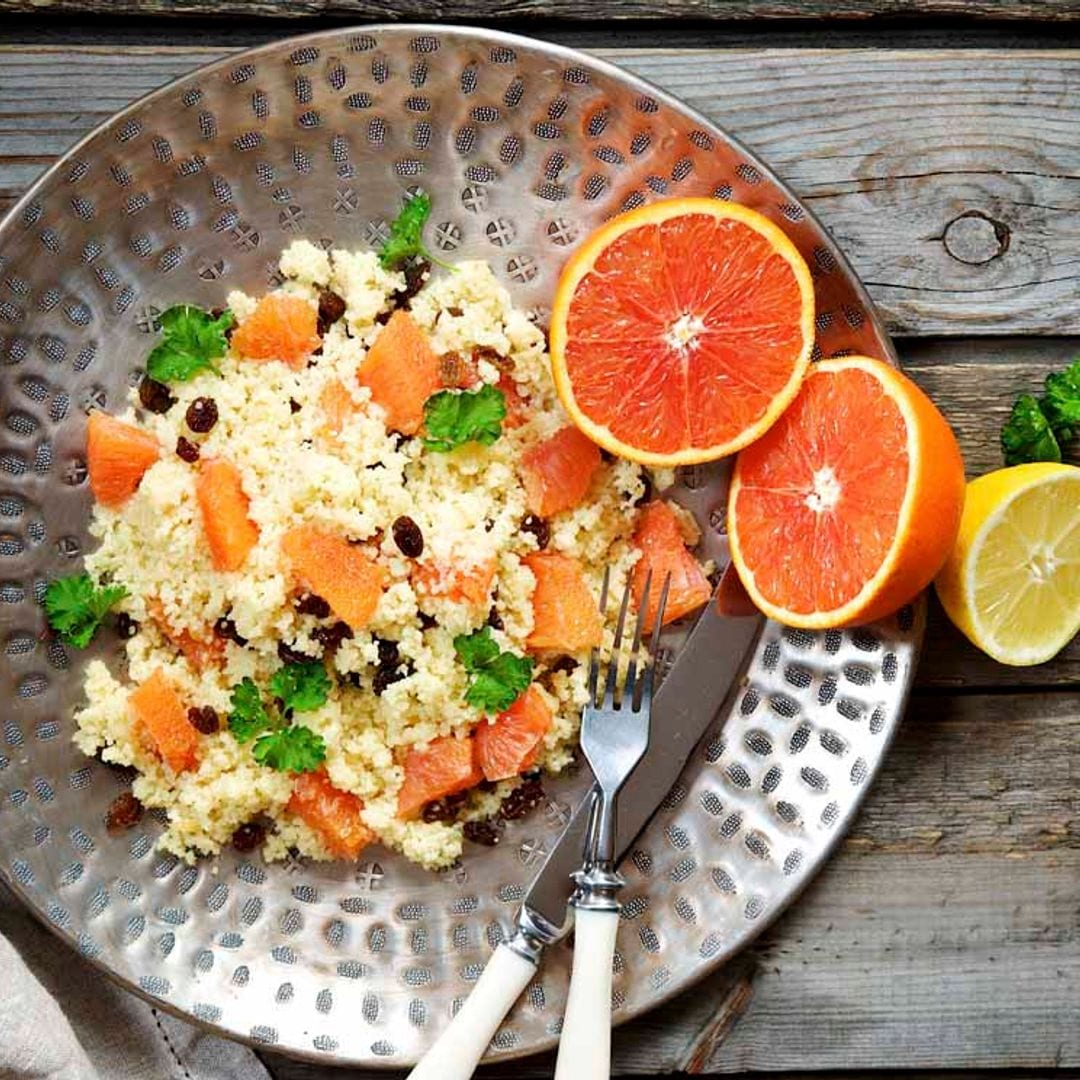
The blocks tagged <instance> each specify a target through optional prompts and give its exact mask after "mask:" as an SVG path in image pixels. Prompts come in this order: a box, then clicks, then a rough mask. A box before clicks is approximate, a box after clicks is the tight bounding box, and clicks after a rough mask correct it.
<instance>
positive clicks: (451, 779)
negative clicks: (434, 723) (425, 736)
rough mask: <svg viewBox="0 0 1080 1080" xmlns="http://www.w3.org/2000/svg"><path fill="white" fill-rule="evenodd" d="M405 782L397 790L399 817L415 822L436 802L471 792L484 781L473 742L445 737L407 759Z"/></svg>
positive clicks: (410, 754)
mask: <svg viewBox="0 0 1080 1080" xmlns="http://www.w3.org/2000/svg"><path fill="white" fill-rule="evenodd" d="M404 769H405V779H404V780H403V781H402V784H401V788H400V789H399V790H398V817H400V818H403V819H405V820H406V821H407V820H409V819H410V818H414V817H416V816H417V814H419V813H420V811H421V810H422V809H423V808H424V806H425V805H426V804H427V803H429V802H431V801H432V800H433V799H443V798H445V797H446V796H447V795H456V794H457V793H458V792H459V791H468V789H469V788H471V787H475V786H476V785H477V784H479V783H480V781H481V780H483V779H484V773H483V770H482V769H481V768H480V765H479V764H478V763H477V762H476V760H475V755H474V751H473V739H472V737H471V736H470V737H469V738H467V739H457V738H455V737H454V736H453V735H445V736H443V737H442V738H439V739H434V740H432V742H430V743H428V745H427V746H425V747H413V749H411V750H410V751H409V752H408V754H406V756H405V762H404Z"/></svg>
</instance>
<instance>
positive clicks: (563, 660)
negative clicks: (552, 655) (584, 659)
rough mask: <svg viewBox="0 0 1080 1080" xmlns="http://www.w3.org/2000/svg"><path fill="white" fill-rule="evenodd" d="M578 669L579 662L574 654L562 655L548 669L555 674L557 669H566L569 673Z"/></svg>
mask: <svg viewBox="0 0 1080 1080" xmlns="http://www.w3.org/2000/svg"><path fill="white" fill-rule="evenodd" d="M577 669H578V662H577V661H576V660H575V659H574V658H573V657H572V656H560V657H559V658H558V660H556V661H555V663H554V664H552V665H551V667H550V668H549V669H548V670H549V671H551V672H552V673H553V674H554V673H555V672H556V671H565V672H566V674H567V675H569V674H571V673H572V672H574V671H577Z"/></svg>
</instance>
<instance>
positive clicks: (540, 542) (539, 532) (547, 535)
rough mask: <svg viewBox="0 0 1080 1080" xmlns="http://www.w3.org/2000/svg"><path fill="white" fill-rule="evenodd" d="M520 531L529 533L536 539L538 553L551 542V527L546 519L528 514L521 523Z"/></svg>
mask: <svg viewBox="0 0 1080 1080" xmlns="http://www.w3.org/2000/svg"><path fill="white" fill-rule="evenodd" d="M521 531H522V532H523V533H530V534H531V535H532V536H534V537H535V538H536V546H537V548H539V550H540V551H543V550H544V548H546V547H547V546H548V544H549V543H550V542H551V526H550V525H549V524H548V523H547V519H546V518H542V517H537V516H536V515H535V514H529V515H528V516H527V517H526V518H525V520H524V521H522V523H521Z"/></svg>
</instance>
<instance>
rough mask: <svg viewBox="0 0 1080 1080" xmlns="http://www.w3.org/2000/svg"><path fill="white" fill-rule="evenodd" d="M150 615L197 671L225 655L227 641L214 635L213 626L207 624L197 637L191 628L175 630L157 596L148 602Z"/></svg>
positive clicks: (212, 664) (211, 664)
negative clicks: (201, 633)
mask: <svg viewBox="0 0 1080 1080" xmlns="http://www.w3.org/2000/svg"><path fill="white" fill-rule="evenodd" d="M146 607H147V610H148V611H149V612H150V617H151V618H152V619H153V620H154V622H155V623H157V626H158V629H159V630H160V631H161V632H162V634H163V635H164V636H165V637H166V638H167V639H168V640H169V641H170V642H172V644H173V645H175V646H176V647H177V648H178V649H179V650H180V651H181V652H182V653H183V654H184V656H185V658H186V659H187V660H188V662H189V663H190V664H191V666H192V667H193V668H195V670H196V671H205V670H206V668H208V667H211V666H216V665H217V664H220V663H221V660H222V658H223V657H224V655H225V642H224V641H223V640H222V639H221V638H219V637H214V631H213V628H212V627H210V626H207V627H206V628H205V629H204V631H203V635H202V636H201V637H195V636H194V634H192V633H191V632H190V631H189V630H175V629H173V627H172V625H171V624H170V622H169V620H168V619H167V618H166V617H165V608H164V606H163V605H162V603H161V601H160V600H158V599H157V597H153V598H151V599H150V600H148V601H147V602H146Z"/></svg>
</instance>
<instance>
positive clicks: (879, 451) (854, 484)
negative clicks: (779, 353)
mask: <svg viewBox="0 0 1080 1080" xmlns="http://www.w3.org/2000/svg"><path fill="white" fill-rule="evenodd" d="M963 505H964V462H963V459H962V458H961V456H960V450H959V447H958V446H957V444H956V438H955V436H954V435H953V433H952V430H951V429H950V427H949V425H948V423H947V422H946V420H945V418H944V417H943V416H942V415H941V413H940V412H938V410H937V409H936V408H935V407H934V405H933V403H932V402H931V401H930V399H929V398H928V397H927V396H926V395H925V394H924V393H923V392H922V391H921V390H920V389H919V388H918V387H917V386H916V385H915V384H914V383H913V382H912V381H911V380H910V379H908V378H906V377H905V376H904V375H901V374H900V372H898V371H896V370H895V369H894V368H891V367H890V366H889V365H888V364H885V363H882V361H880V360H870V359H868V358H866V357H846V358H844V359H840V360H825V361H822V362H821V363H819V364H817V365H815V367H814V369H813V370H812V371H811V373H810V375H809V376H808V378H807V380H806V382H805V383H804V384H803V388H802V390H801V391H800V393H799V396H798V397H797V398H796V399H795V402H794V404H793V405H792V406H791V408H790V409H789V410H788V411H787V412H786V413H785V414H784V415H783V416H782V417H781V418H780V420H779V422H778V423H777V424H776V425H775V427H773V428H772V430H771V431H769V432H768V433H767V434H766V435H765V436H764V438H762V439H761V440H760V441H759V442H757V443H755V444H754V445H753V446H751V447H749V448H748V449H746V450H744V451H743V452H742V453H741V454H740V455H739V458H738V461H737V462H736V465H735V472H734V475H733V477H732V484H731V491H730V495H729V503H728V531H729V535H730V539H731V552H732V558H733V560H734V563H735V567H736V569H737V570H738V572H739V577H740V578H741V579H742V583H743V585H744V586H745V587H746V591H747V592H748V593H749V594H750V596H751V598H752V599H753V601H754V603H755V604H756V605H757V606H758V607H759V608H760V609H761V610H762V611H764V612H765V613H766V614H767V615H770V616H771V617H772V618H774V619H777V620H779V621H780V622H783V623H787V624H788V625H790V626H802V627H810V628H815V627H826V626H849V625H853V624H858V623H864V622H870V621H872V620H874V619H879V618H882V617H883V616H885V615H888V614H889V613H891V612H893V611H895V610H896V609H897V608H899V607H901V606H902V605H903V604H905V603H907V602H908V601H909V600H911V599H913V598H914V597H915V596H916V595H917V594H918V593H919V592H920V590H922V589H923V588H924V587H925V586H926V585H928V584H929V583H930V581H931V579H932V578H933V577H934V575H935V574H936V573H937V571H938V570H939V569H940V568H941V565H942V563H943V562H944V561H945V558H946V556H947V555H948V553H949V551H950V550H951V548H952V545H953V543H954V541H955V539H956V533H957V529H958V527H959V523H960V514H961V511H962V509H963Z"/></svg>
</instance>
